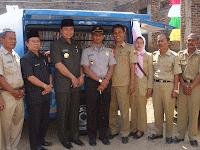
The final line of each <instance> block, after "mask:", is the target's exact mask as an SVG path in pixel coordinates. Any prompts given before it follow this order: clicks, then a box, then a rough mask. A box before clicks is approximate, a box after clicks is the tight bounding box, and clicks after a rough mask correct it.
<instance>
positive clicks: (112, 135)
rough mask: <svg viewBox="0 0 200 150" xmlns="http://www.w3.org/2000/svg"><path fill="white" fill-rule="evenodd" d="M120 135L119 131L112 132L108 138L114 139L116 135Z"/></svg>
mask: <svg viewBox="0 0 200 150" xmlns="http://www.w3.org/2000/svg"><path fill="white" fill-rule="evenodd" d="M118 135H119V133H117V134H110V135H108V139H110V140H111V139H113V138H114V137H116V136H118Z"/></svg>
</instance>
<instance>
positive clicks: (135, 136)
mask: <svg viewBox="0 0 200 150" xmlns="http://www.w3.org/2000/svg"><path fill="white" fill-rule="evenodd" d="M143 135H144V132H142V134H141V135H140V136H139V135H137V134H135V135H134V136H133V138H134V139H140V138H141V137H143Z"/></svg>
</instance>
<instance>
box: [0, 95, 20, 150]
mask: <svg viewBox="0 0 200 150" xmlns="http://www.w3.org/2000/svg"><path fill="white" fill-rule="evenodd" d="M1 95H2V98H3V99H4V102H5V104H6V109H5V110H4V111H2V112H1V113H0V114H1V128H2V147H1V148H2V150H15V149H17V145H18V143H19V140H20V137H21V132H22V127H23V122H24V102H23V99H20V100H16V99H15V98H14V97H13V96H12V95H11V94H10V93H9V92H7V91H3V92H1Z"/></svg>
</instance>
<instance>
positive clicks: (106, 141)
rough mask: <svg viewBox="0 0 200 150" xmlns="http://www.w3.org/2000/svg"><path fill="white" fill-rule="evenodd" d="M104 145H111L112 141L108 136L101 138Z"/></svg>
mask: <svg viewBox="0 0 200 150" xmlns="http://www.w3.org/2000/svg"><path fill="white" fill-rule="evenodd" d="M99 140H101V142H102V143H103V144H104V145H110V141H109V140H108V139H107V138H99Z"/></svg>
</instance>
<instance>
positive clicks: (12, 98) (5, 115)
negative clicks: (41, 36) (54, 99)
mask: <svg viewBox="0 0 200 150" xmlns="http://www.w3.org/2000/svg"><path fill="white" fill-rule="evenodd" d="M0 38H1V42H2V43H3V46H2V47H1V49H0V86H1V87H2V88H1V90H0V92H1V95H2V98H3V100H4V102H5V105H6V108H5V110H4V111H2V112H0V114H1V115H0V116H1V118H0V119H1V129H2V147H1V149H2V150H7V149H12V150H14V149H16V148H17V144H18V142H19V140H20V136H21V131H22V127H23V122H24V102H23V95H24V91H23V89H22V86H23V85H24V82H23V78H22V74H21V68H20V58H19V56H18V54H17V53H16V52H15V51H14V50H13V49H14V48H15V45H16V35H15V31H14V30H11V29H3V30H2V32H1V36H0Z"/></svg>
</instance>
